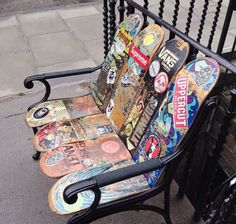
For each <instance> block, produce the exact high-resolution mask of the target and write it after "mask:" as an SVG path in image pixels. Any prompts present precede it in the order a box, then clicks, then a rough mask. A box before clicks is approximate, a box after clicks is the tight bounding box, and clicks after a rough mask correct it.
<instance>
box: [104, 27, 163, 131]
mask: <svg viewBox="0 0 236 224" xmlns="http://www.w3.org/2000/svg"><path fill="white" fill-rule="evenodd" d="M163 39H164V31H163V30H162V28H161V27H160V26H158V25H156V24H150V25H149V26H147V27H146V28H145V29H144V30H142V31H141V32H140V33H139V34H138V35H137V36H136V37H135V38H134V40H133V43H132V45H131V46H130V50H129V59H128V62H127V64H125V65H124V66H123V68H122V70H121V74H120V76H119V77H118V81H117V87H116V89H115V91H114V92H113V95H112V97H111V99H110V102H109V104H108V106H107V109H106V116H107V117H108V118H109V119H110V121H111V123H112V124H113V127H115V128H116V129H117V130H120V128H121V127H122V126H123V123H124V121H125V116H126V114H127V113H128V112H129V110H130V107H131V104H132V103H133V101H134V98H135V95H136V94H137V91H138V89H139V87H140V86H142V85H143V78H144V75H145V73H146V71H147V69H148V67H149V63H150V59H151V58H152V56H153V55H154V54H155V52H156V50H157V49H158V48H159V47H160V45H161V43H162V41H163Z"/></svg>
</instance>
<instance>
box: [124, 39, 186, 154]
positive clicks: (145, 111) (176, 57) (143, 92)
mask: <svg viewBox="0 0 236 224" xmlns="http://www.w3.org/2000/svg"><path fill="white" fill-rule="evenodd" d="M188 52H189V45H188V43H186V42H184V41H182V40H180V39H173V40H170V41H167V42H166V43H165V44H164V45H163V46H162V47H161V48H160V49H159V50H158V51H157V52H156V54H155V55H154V56H153V58H152V61H151V63H150V66H149V69H148V71H147V74H146V75H145V77H144V86H140V88H139V91H138V93H139V96H138V97H137V98H136V101H135V103H134V104H133V106H132V108H131V110H130V113H129V114H128V116H127V118H126V121H125V123H124V125H123V127H122V128H121V131H120V136H121V138H122V140H123V142H124V143H125V144H126V146H127V148H128V149H129V150H130V152H131V154H133V153H134V152H135V147H136V146H137V145H138V144H139V142H140V140H141V139H142V137H143V135H144V133H145V131H146V129H147V127H148V125H149V123H150V121H151V118H152V117H153V115H154V113H155V111H157V110H158V108H159V107H160V105H161V102H162V100H163V98H164V96H165V94H166V90H167V88H168V86H169V82H170V80H171V78H172V77H173V76H174V75H175V74H176V73H177V72H178V71H179V70H180V69H181V67H182V66H183V64H184V62H185V60H186V58H187V56H188Z"/></svg>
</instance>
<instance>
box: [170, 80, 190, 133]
mask: <svg viewBox="0 0 236 224" xmlns="http://www.w3.org/2000/svg"><path fill="white" fill-rule="evenodd" d="M188 84H189V78H188V77H187V76H185V77H178V78H176V80H175V90H174V97H173V108H174V126H175V127H176V128H179V129H185V128H188V111H187V97H188Z"/></svg>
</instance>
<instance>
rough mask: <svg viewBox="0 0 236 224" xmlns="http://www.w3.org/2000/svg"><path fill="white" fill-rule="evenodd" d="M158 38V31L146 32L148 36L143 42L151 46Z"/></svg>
mask: <svg viewBox="0 0 236 224" xmlns="http://www.w3.org/2000/svg"><path fill="white" fill-rule="evenodd" d="M155 39H156V33H155V32H149V33H147V34H146V36H145V37H144V39H143V43H144V45H145V46H150V45H151V44H152V43H153V42H154V41H155Z"/></svg>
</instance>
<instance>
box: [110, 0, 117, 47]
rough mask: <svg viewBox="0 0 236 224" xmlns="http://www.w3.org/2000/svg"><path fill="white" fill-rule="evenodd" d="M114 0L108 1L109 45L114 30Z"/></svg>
mask: <svg viewBox="0 0 236 224" xmlns="http://www.w3.org/2000/svg"><path fill="white" fill-rule="evenodd" d="M115 6H116V0H110V1H109V18H110V30H109V31H110V32H109V37H110V39H109V46H111V44H112V41H113V38H114V35H115V31H116V12H115Z"/></svg>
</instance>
